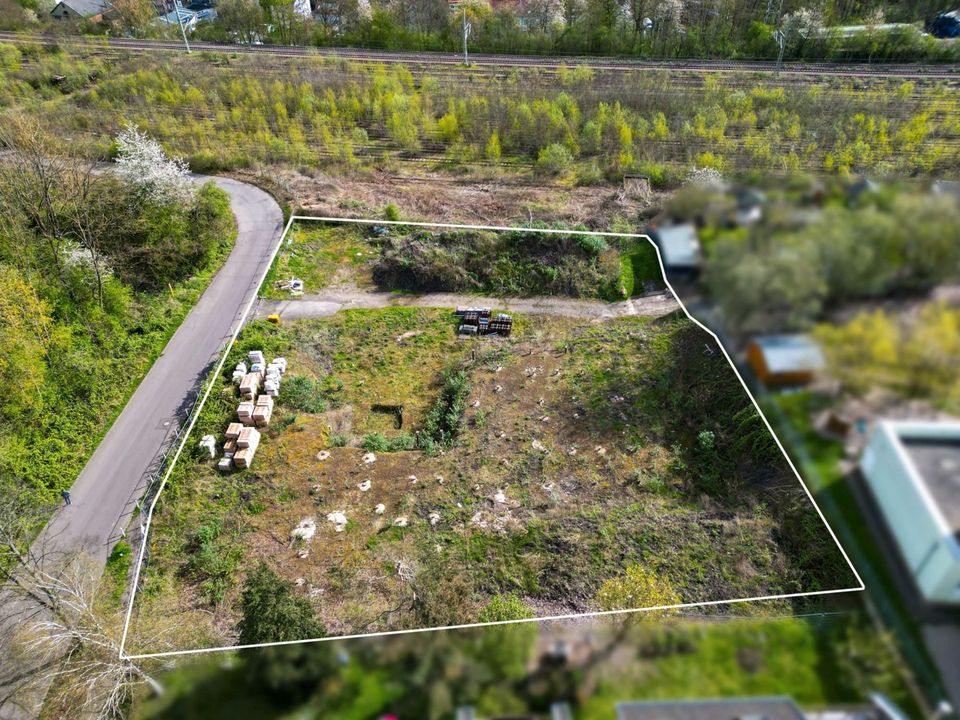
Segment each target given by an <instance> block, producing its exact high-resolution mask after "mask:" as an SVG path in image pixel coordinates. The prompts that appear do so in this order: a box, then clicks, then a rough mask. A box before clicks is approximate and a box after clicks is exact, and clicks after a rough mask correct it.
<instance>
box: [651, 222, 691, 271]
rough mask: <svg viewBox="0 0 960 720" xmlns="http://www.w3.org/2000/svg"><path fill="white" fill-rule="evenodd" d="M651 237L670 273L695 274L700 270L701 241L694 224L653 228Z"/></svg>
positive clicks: (664, 265)
mask: <svg viewBox="0 0 960 720" xmlns="http://www.w3.org/2000/svg"><path fill="white" fill-rule="evenodd" d="M649 235H650V238H651V239H652V240H653V242H655V243H656V245H657V247H658V248H660V257H661V258H662V260H663V267H664V268H665V269H666V270H667V271H668V272H680V273H695V272H697V271H698V270H699V269H700V239H699V238H698V237H697V228H696V227H695V226H694V224H693V223H683V224H682V225H664V226H662V227H657V228H651V229H650V231H649Z"/></svg>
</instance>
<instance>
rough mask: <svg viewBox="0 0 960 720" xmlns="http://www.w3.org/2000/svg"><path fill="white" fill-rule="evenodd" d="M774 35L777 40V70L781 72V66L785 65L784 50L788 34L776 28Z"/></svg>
mask: <svg viewBox="0 0 960 720" xmlns="http://www.w3.org/2000/svg"><path fill="white" fill-rule="evenodd" d="M773 37H774V38H776V40H777V48H779V50H778V52H777V72H780V68H781V67H782V66H783V51H784V49H785V48H786V47H787V36H786V34H785V33H784V32H783V30H779V29H778V30H775V31H774V33H773Z"/></svg>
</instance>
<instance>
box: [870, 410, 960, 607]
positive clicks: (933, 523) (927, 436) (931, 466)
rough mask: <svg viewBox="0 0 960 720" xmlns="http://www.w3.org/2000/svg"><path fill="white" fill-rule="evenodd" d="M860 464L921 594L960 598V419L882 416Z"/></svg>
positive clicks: (954, 600)
mask: <svg viewBox="0 0 960 720" xmlns="http://www.w3.org/2000/svg"><path fill="white" fill-rule="evenodd" d="M860 469H861V471H862V472H863V475H864V478H865V479H866V482H867V485H868V486H869V488H870V490H871V492H872V494H873V496H874V498H875V499H876V501H877V505H878V506H879V507H880V510H881V512H882V513H883V515H884V519H885V520H886V522H887V526H888V527H889V529H890V532H891V534H892V535H893V537H894V539H895V540H896V543H897V546H898V547H899V549H900V554H901V556H902V557H903V560H904V562H905V564H906V566H907V568H908V569H909V571H910V575H911V577H912V578H913V581H914V583H915V584H916V586H917V589H918V590H919V591H920V594H921V595H922V596H923V598H924V599H925V600H926V601H927V602H930V603H938V604H940V603H949V604H960V422H918V421H900V422H892V421H884V422H881V423H879V424H878V425H877V427H876V429H875V430H874V433H873V435H872V436H871V437H870V442H869V443H868V444H867V449H866V450H865V451H864V453H863V457H862V458H861V460H860Z"/></svg>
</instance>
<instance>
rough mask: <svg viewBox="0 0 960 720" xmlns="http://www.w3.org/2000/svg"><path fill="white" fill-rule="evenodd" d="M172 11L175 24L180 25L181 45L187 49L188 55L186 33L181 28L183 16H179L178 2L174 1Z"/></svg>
mask: <svg viewBox="0 0 960 720" xmlns="http://www.w3.org/2000/svg"><path fill="white" fill-rule="evenodd" d="M173 11H174V12H175V13H176V14H177V23H178V24H179V25H180V34H181V35H183V45H184V47H186V48H187V54H188V55H189V54H190V43H189V42H187V31H186V29H185V28H184V27H183V15H181V14H180V0H174V2H173Z"/></svg>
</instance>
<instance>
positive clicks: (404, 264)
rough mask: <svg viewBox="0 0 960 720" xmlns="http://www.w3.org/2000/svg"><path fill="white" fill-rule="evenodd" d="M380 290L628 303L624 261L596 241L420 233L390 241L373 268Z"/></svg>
mask: <svg viewBox="0 0 960 720" xmlns="http://www.w3.org/2000/svg"><path fill="white" fill-rule="evenodd" d="M373 279H374V282H376V283H377V285H379V286H380V287H383V288H389V289H394V288H399V289H401V290H410V291H419V292H423V291H448V292H457V291H459V292H477V293H485V294H489V295H494V296H498V297H511V296H524V295H568V296H571V297H601V298H606V299H619V298H622V297H623V293H622V290H623V288H621V286H620V265H619V256H618V253H617V252H616V251H615V250H611V248H610V246H609V245H608V244H607V242H606V241H605V240H604V239H603V238H602V237H599V236H595V235H564V234H560V233H536V232H524V231H520V230H515V231H510V232H499V233H492V232H481V231H466V232H455V233H446V232H440V233H438V232H415V233H411V234H408V235H391V236H388V237H387V238H386V239H385V243H384V247H383V250H382V254H381V256H380V258H379V259H378V260H377V263H376V265H375V266H374V268H373Z"/></svg>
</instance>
